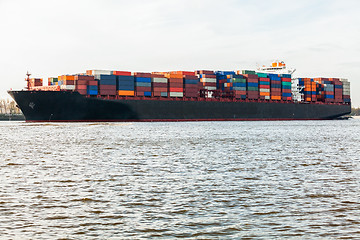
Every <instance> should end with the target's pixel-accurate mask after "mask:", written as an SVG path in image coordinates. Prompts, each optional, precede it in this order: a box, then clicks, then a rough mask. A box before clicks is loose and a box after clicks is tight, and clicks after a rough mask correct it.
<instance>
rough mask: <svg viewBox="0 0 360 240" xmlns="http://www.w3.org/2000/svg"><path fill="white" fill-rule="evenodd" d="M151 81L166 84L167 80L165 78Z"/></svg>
mask: <svg viewBox="0 0 360 240" xmlns="http://www.w3.org/2000/svg"><path fill="white" fill-rule="evenodd" d="M151 81H152V82H156V83H167V82H168V79H167V78H152V79H151Z"/></svg>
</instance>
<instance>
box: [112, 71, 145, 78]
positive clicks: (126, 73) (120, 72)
mask: <svg viewBox="0 0 360 240" xmlns="http://www.w3.org/2000/svg"><path fill="white" fill-rule="evenodd" d="M113 75H116V76H131V72H126V71H113ZM138 77H140V76H138Z"/></svg>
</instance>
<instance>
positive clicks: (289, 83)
mask: <svg viewBox="0 0 360 240" xmlns="http://www.w3.org/2000/svg"><path fill="white" fill-rule="evenodd" d="M281 84H282V85H284V86H291V82H281Z"/></svg>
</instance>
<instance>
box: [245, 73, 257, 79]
mask: <svg viewBox="0 0 360 240" xmlns="http://www.w3.org/2000/svg"><path fill="white" fill-rule="evenodd" d="M242 75H243V76H244V77H245V78H256V79H258V78H259V77H258V75H256V74H242Z"/></svg>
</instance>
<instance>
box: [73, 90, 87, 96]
mask: <svg viewBox="0 0 360 240" xmlns="http://www.w3.org/2000/svg"><path fill="white" fill-rule="evenodd" d="M76 91H78V92H79V93H80V94H81V95H87V89H77V90H76Z"/></svg>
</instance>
